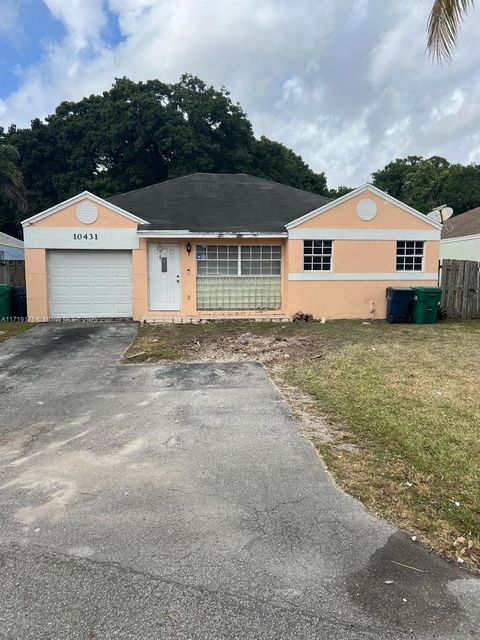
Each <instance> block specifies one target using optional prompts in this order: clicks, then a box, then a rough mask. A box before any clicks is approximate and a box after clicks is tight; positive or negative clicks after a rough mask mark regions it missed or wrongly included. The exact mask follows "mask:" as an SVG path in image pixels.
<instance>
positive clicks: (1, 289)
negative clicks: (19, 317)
mask: <svg viewBox="0 0 480 640" xmlns="http://www.w3.org/2000/svg"><path fill="white" fill-rule="evenodd" d="M11 310H12V287H10V286H9V285H8V284H0V321H1V320H7V319H9V318H10V317H11V315H12V314H11Z"/></svg>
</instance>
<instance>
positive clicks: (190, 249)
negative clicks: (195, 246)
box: [187, 242, 192, 255]
mask: <svg viewBox="0 0 480 640" xmlns="http://www.w3.org/2000/svg"><path fill="white" fill-rule="evenodd" d="M191 251H192V245H191V244H190V242H187V253H188V255H190V253H191Z"/></svg>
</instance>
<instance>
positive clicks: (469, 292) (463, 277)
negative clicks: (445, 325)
mask: <svg viewBox="0 0 480 640" xmlns="http://www.w3.org/2000/svg"><path fill="white" fill-rule="evenodd" d="M440 283H441V287H442V290H443V293H442V302H441V307H442V309H443V310H444V311H445V313H446V314H447V317H449V318H462V319H472V318H480V294H479V289H480V262H474V261H473V260H443V261H442V265H441V278H440Z"/></svg>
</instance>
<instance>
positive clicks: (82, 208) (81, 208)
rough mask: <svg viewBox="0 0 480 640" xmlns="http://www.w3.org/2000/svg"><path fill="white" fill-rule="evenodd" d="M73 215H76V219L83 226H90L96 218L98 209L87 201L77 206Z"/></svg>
mask: <svg viewBox="0 0 480 640" xmlns="http://www.w3.org/2000/svg"><path fill="white" fill-rule="evenodd" d="M75 213H76V214H77V219H78V220H79V221H80V222H82V223H83V224H92V223H93V222H95V220H96V219H97V218H98V209H97V207H96V206H95V205H94V204H93V202H90V201H89V200H85V201H84V202H81V203H80V204H77V208H76V210H75Z"/></svg>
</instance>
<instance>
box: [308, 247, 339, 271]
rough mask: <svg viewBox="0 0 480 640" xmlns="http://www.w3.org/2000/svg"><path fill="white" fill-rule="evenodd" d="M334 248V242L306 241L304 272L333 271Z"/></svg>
mask: <svg viewBox="0 0 480 640" xmlns="http://www.w3.org/2000/svg"><path fill="white" fill-rule="evenodd" d="M332 247H333V242H332V240H304V241H303V269H304V271H331V269H332Z"/></svg>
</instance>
